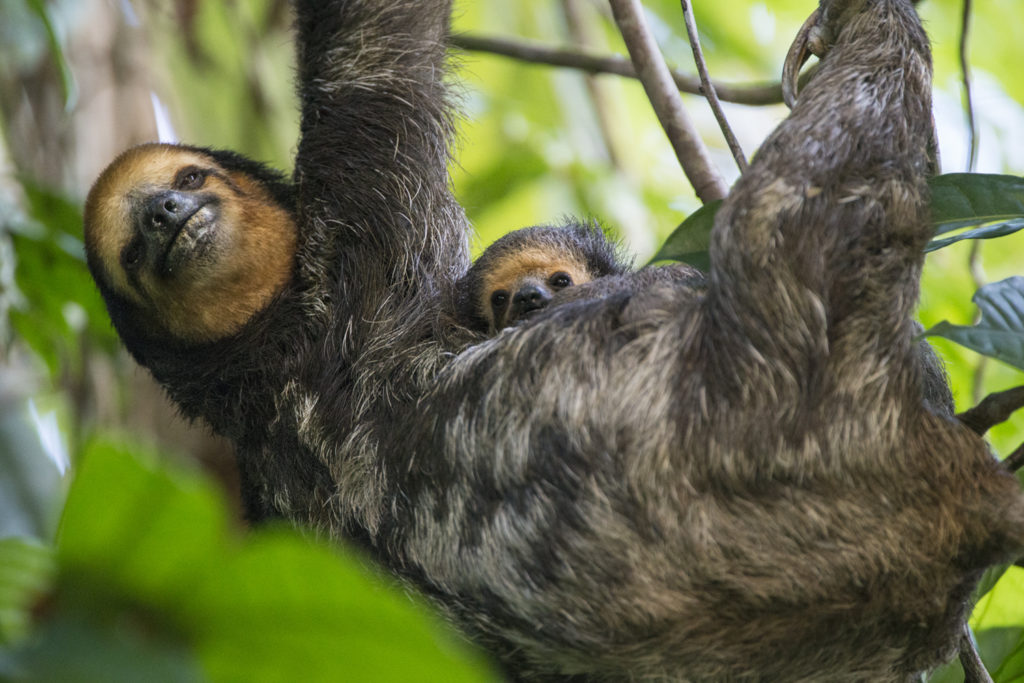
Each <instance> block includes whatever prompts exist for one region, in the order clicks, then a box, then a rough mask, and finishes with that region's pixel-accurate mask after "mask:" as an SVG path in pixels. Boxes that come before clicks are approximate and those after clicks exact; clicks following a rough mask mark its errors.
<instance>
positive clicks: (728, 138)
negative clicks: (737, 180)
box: [681, 0, 747, 173]
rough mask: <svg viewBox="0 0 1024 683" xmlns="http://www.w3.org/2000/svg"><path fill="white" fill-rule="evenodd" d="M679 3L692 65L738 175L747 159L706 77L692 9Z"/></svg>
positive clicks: (687, 3)
mask: <svg viewBox="0 0 1024 683" xmlns="http://www.w3.org/2000/svg"><path fill="white" fill-rule="evenodd" d="M681 2H682V6H683V17H684V18H685V20H686V35H687V36H688V37H689V39H690V49H692V50H693V63H694V64H696V65H697V75H699V76H700V83H701V89H702V90H703V91H704V96H705V97H706V98H707V99H708V104H709V105H711V111H712V112H714V114H715V119H716V120H717V121H718V127H719V128H721V129H722V135H724V136H725V142H726V143H727V144H728V145H729V151H731V152H732V158H733V159H735V160H736V166H737V167H738V168H739V169H740V173H743V172H745V171H746V170H747V158H746V157H745V156H744V155H743V148H742V147H740V143H739V140H737V139H736V136H735V135H734V134H733V132H732V128H731V127H730V126H729V121H728V119H726V118H725V112H724V111H722V103H721V102H719V101H718V94H717V93H716V92H715V84H714V83H712V82H711V76H710V75H708V65H707V63H705V61H704V51H703V50H701V49H700V36H699V35H698V34H697V20H696V19H695V18H694V16H693V7H692V6H691V5H690V3H689V2H687V0H681Z"/></svg>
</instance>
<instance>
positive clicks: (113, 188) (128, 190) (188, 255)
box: [85, 144, 295, 342]
mask: <svg viewBox="0 0 1024 683" xmlns="http://www.w3.org/2000/svg"><path fill="white" fill-rule="evenodd" d="M85 244H86V252H87V254H88V256H89V262H90V265H91V266H92V268H93V270H94V272H95V275H96V277H97V280H99V281H100V282H101V285H102V287H105V288H106V289H108V290H109V291H110V292H112V293H113V294H114V295H116V296H118V297H120V298H121V299H123V300H125V301H127V302H128V303H129V304H130V305H131V306H132V307H134V308H135V309H137V312H138V317H139V318H140V320H142V321H145V322H144V326H145V327H148V328H152V332H153V334H154V335H159V334H166V333H170V334H171V335H173V336H174V337H176V338H177V339H179V340H182V341H186V342H205V341H212V340H215V339H219V338H221V337H224V336H227V335H229V334H232V333H234V332H236V331H237V330H238V329H239V328H240V327H241V326H242V325H243V324H244V323H245V321H247V320H248V319H249V318H250V317H252V315H253V314H254V313H255V312H256V311H258V310H259V309H261V308H262V307H263V306H265V305H266V304H267V303H268V301H269V300H270V298H271V297H272V296H273V295H274V293H276V292H277V291H278V290H279V289H280V288H281V287H283V285H284V283H285V282H286V281H287V279H288V277H289V275H290V273H291V269H292V261H293V257H294V252H295V225H294V221H293V219H292V215H291V213H290V212H289V210H288V209H287V207H282V206H280V205H279V204H277V203H276V202H275V201H274V200H273V198H272V197H271V195H270V193H269V192H268V189H267V188H266V187H265V186H264V184H263V182H262V181H260V180H259V179H257V178H255V177H253V176H252V175H250V174H247V173H245V172H242V171H240V170H237V169H231V168H227V167H225V166H224V165H222V164H219V163H217V161H216V160H215V159H214V158H213V157H212V156H210V155H208V154H206V153H204V151H203V150H196V149H192V148H187V147H178V146H175V145H163V144H159V145H158V144H149V145H142V146H139V147H134V148H132V149H130V150H128V151H127V152H125V153H124V154H122V155H121V156H120V157H118V158H117V159H116V160H115V161H114V162H113V163H112V164H111V165H110V166H109V167H108V168H107V169H106V170H105V171H104V172H103V173H102V174H101V175H100V177H99V179H98V180H97V181H96V183H95V184H94V185H93V188H92V190H91V191H90V192H89V197H88V200H87V202H86V207H85ZM109 303H110V302H109V301H108V304H109ZM160 328H162V329H160Z"/></svg>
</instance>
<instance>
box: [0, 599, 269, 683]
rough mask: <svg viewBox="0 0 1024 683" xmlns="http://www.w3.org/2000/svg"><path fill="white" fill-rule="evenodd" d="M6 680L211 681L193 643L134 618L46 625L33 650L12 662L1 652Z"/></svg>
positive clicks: (74, 618) (81, 617) (61, 619)
mask: <svg viewBox="0 0 1024 683" xmlns="http://www.w3.org/2000/svg"><path fill="white" fill-rule="evenodd" d="M5 660H6V661H5ZM0 679H3V680H16V681H61V683H137V682H138V681H160V682H161V683H164V682H166V683H200V682H202V681H207V680H209V679H208V678H207V677H206V676H204V675H203V673H202V670H201V669H200V668H199V666H198V664H197V663H196V661H195V658H194V657H193V656H192V655H191V653H190V652H189V648H188V645H187V643H185V642H183V641H181V640H173V639H168V638H163V637H161V634H160V633H159V632H158V631H154V630H153V629H151V628H149V627H148V626H147V624H145V622H144V621H143V620H141V619H139V618H138V617H134V618H133V616H132V615H122V617H121V619H120V621H119V622H117V623H104V624H102V626H100V627H97V623H96V620H95V619H94V618H92V617H91V616H90V615H87V614H59V615H57V616H56V617H54V618H53V619H51V620H50V621H48V622H47V623H46V624H44V625H43V627H42V628H41V629H40V631H39V633H37V634H36V637H35V638H33V640H32V642H31V643H29V645H28V646H27V647H25V648H23V649H21V650H19V651H16V652H12V653H10V654H9V655H8V656H7V657H4V653H3V652H2V651H0ZM250 680H257V679H250Z"/></svg>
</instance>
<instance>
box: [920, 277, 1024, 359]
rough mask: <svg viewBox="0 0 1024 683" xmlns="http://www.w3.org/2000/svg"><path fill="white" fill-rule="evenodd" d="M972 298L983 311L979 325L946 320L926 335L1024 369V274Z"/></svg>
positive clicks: (993, 285) (989, 287)
mask: <svg viewBox="0 0 1024 683" xmlns="http://www.w3.org/2000/svg"><path fill="white" fill-rule="evenodd" d="M972 300H973V301H974V302H975V303H976V304H977V305H978V308H979V310H980V311H981V320H980V321H979V322H978V324H977V325H973V326H965V325H953V324H951V323H949V322H947V321H945V320H943V321H942V322H940V323H939V324H937V325H934V326H933V327H931V328H930V329H928V330H925V332H924V336H939V337H945V338H946V339H949V340H951V341H954V342H956V343H957V344H960V345H962V346H966V347H967V348H969V349H972V350H974V351H977V352H978V353H981V354H983V355H986V356H989V357H990V358H995V359H997V360H1001V361H1003V362H1004V363H1008V364H1010V365H1012V366H1014V367H1016V368H1019V369H1021V370H1024V277H1019V276H1018V277H1011V278H1007V279H1005V280H1001V281H999V282H994V283H992V284H990V285H986V286H984V287H982V288H981V289H979V290H978V291H977V292H976V293H975V294H974V297H973V299H972Z"/></svg>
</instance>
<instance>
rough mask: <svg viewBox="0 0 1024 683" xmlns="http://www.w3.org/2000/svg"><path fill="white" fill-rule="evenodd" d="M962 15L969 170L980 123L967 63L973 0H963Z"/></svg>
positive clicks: (975, 154)
mask: <svg viewBox="0 0 1024 683" xmlns="http://www.w3.org/2000/svg"><path fill="white" fill-rule="evenodd" d="M963 3H964V5H963V14H962V15H961V17H960V77H961V79H962V80H963V85H964V115H965V116H966V118H967V134H968V144H967V169H966V170H967V172H968V173H971V172H972V171H974V167H975V165H976V164H977V161H978V124H977V122H976V121H975V120H974V101H973V98H972V97H971V69H970V66H969V65H968V63H967V36H968V34H969V33H970V21H971V0H963Z"/></svg>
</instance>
